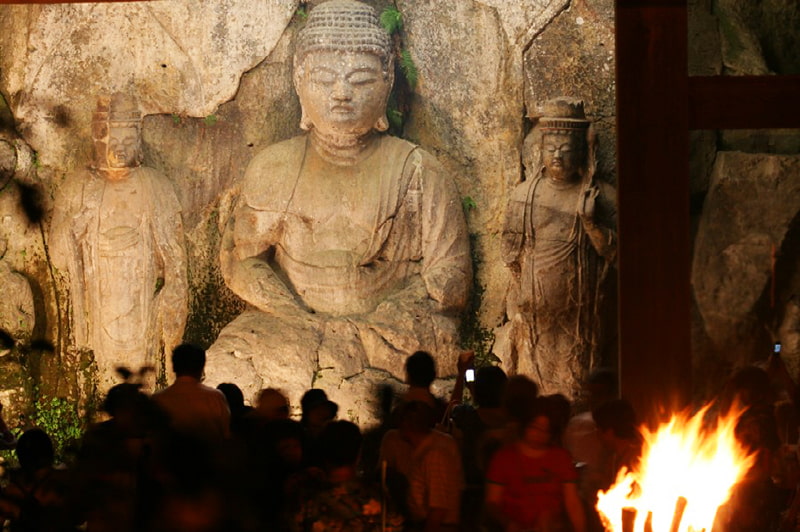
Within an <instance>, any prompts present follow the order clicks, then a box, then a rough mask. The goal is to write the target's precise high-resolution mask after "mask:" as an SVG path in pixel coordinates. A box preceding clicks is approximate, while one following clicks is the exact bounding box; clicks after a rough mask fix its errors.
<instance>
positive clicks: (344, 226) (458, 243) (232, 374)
mask: <svg viewBox="0 0 800 532" xmlns="http://www.w3.org/2000/svg"><path fill="white" fill-rule="evenodd" d="M298 39H299V41H298V43H297V49H296V54H295V58H294V84H295V88H296V90H297V94H298V95H299V97H300V104H301V106H302V120H301V127H302V128H303V129H304V130H306V131H307V132H308V133H307V134H305V135H302V136H299V137H295V138H292V139H290V140H287V141H284V142H281V143H278V144H275V145H273V146H271V147H269V148H267V149H265V150H264V151H262V152H261V153H259V154H258V155H257V156H256V157H255V158H254V159H253V161H252V162H251V163H250V165H249V167H248V169H247V171H246V173H245V175H244V178H243V180H242V181H241V183H240V184H239V185H238V190H237V191H236V192H237V193H238V199H237V200H236V202H235V204H234V208H233V211H232V215H231V217H230V219H229V221H228V223H227V228H226V230H225V231H224V235H223V241H222V244H221V251H220V260H221V268H222V273H223V276H224V278H225V281H226V283H227V285H228V286H229V287H230V289H231V290H232V291H233V292H234V293H236V294H237V295H238V296H239V297H241V298H242V299H244V300H245V301H246V302H247V303H248V309H247V310H246V311H245V312H244V313H243V314H241V315H240V316H239V317H237V318H236V319H235V320H234V321H233V322H231V323H230V324H228V325H227V326H226V327H225V328H224V329H223V331H222V332H221V333H220V335H219V338H218V339H217V341H216V342H215V343H214V345H213V346H212V347H211V348H210V349H209V351H208V363H207V365H206V373H207V376H208V380H209V381H210V382H217V381H222V380H232V381H233V382H236V383H237V384H239V385H240V386H242V388H243V390H244V391H245V393H246V394H248V395H249V394H252V393H253V392H255V391H256V390H258V389H259V388H261V387H264V386H266V385H269V386H272V387H277V388H282V389H283V390H285V391H286V392H287V393H289V394H290V395H291V396H292V397H299V395H300V394H301V393H302V392H303V391H304V390H306V389H308V388H310V387H311V385H312V382H314V378H315V375H316V374H317V372H318V371H323V372H327V373H331V372H332V373H334V374H335V375H337V376H338V378H340V379H346V378H348V377H351V376H353V375H356V374H358V373H360V372H362V371H363V370H364V369H365V368H379V369H383V370H386V371H388V372H390V373H392V374H394V375H395V376H398V377H400V376H402V368H403V363H404V359H405V355H408V354H410V353H412V352H413V351H415V350H417V349H427V350H430V351H431V352H433V353H435V354H436V355H437V356H439V357H447V358H448V360H449V362H443V363H442V364H443V366H444V367H451V366H453V367H454V365H455V364H454V360H455V359H454V356H455V354H456V352H457V351H456V349H457V316H458V315H459V313H460V311H461V310H462V309H463V308H464V306H465V304H466V302H467V297H468V288H469V286H470V280H471V265H470V256H469V242H468V236H467V229H466V224H465V221H464V216H463V212H462V207H461V202H460V200H459V197H458V195H457V192H456V189H455V187H454V183H453V182H452V180H451V179H450V177H449V176H448V175H446V174H445V172H444V171H443V169H442V167H441V166H440V165H439V164H438V163H437V162H436V160H434V158H433V157H432V156H431V155H430V154H428V153H426V152H425V151H423V150H422V149H420V148H419V147H417V146H415V145H414V144H411V143H409V142H406V141H404V140H401V139H398V138H394V137H391V136H388V135H385V134H382V132H383V131H385V130H386V129H387V126H388V123H387V120H386V103H387V98H388V96H389V91H390V89H391V87H392V81H393V65H392V53H391V51H390V39H389V36H388V35H387V34H386V32H385V31H384V30H383V28H382V27H381V26H380V25H379V23H378V20H377V17H376V15H375V12H374V10H373V9H372V8H371V7H370V6H368V5H365V4H362V3H360V2H355V1H352V0H331V1H329V2H325V3H322V4H320V5H319V6H317V7H316V8H314V9H313V10H312V11H311V13H310V15H309V17H308V20H307V23H306V25H305V27H304V28H303V30H302V31H301V32H300V35H299V37H298ZM451 362H452V364H451Z"/></svg>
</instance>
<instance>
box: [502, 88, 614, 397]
mask: <svg viewBox="0 0 800 532" xmlns="http://www.w3.org/2000/svg"><path fill="white" fill-rule="evenodd" d="M595 146H596V137H595V134H594V131H593V128H592V126H591V122H590V121H589V120H587V119H586V115H585V112H584V105H583V101H581V100H578V99H575V98H570V97H559V98H555V99H553V100H550V101H548V102H546V103H545V105H544V106H543V108H542V109H541V111H540V113H539V116H538V117H537V118H536V126H535V127H534V129H533V130H532V131H531V133H530V134H529V135H528V137H527V138H526V139H525V145H524V149H523V152H524V153H523V159H524V163H525V167H526V173H525V177H526V179H525V181H523V182H522V183H521V184H519V185H517V187H516V188H515V189H514V191H513V193H512V196H511V200H510V201H509V205H508V209H507V212H506V223H505V227H504V230H503V258H504V260H505V262H506V265H507V266H508V267H509V268H510V270H511V272H512V280H511V286H510V287H509V295H508V299H507V307H506V316H507V319H508V322H507V323H506V324H505V325H504V327H503V329H502V330H501V334H500V335H498V336H499V341H498V344H497V345H496V350H498V351H500V352H501V353H502V358H503V359H504V360H507V361H509V362H510V363H511V365H512V366H516V367H511V368H510V369H511V371H512V372H514V373H524V374H528V375H532V376H533V377H534V378H535V379H536V380H537V382H538V383H539V385H540V388H541V390H542V392H543V393H544V394H552V393H565V394H568V395H570V396H572V397H573V398H574V397H575V394H576V393H577V392H578V391H579V390H580V386H581V383H582V382H583V381H584V378H585V376H586V373H588V371H589V369H590V368H591V367H593V366H596V365H599V364H598V363H599V361H600V356H601V352H600V348H601V346H602V342H601V339H600V333H601V332H602V331H601V324H600V318H601V316H602V312H601V303H602V299H603V298H602V295H603V288H604V281H605V280H606V278H607V277H608V275H607V274H608V271H609V269H610V267H611V266H612V265H613V264H614V260H615V256H616V232H615V229H614V228H615V227H616V194H615V192H614V190H613V188H612V187H611V186H610V185H608V184H607V183H605V182H603V181H601V180H599V179H597V178H596V177H595V166H596V165H595ZM500 346H503V347H500ZM503 351H504V352H503Z"/></svg>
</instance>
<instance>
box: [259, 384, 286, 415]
mask: <svg viewBox="0 0 800 532" xmlns="http://www.w3.org/2000/svg"><path fill="white" fill-rule="evenodd" d="M256 415H258V417H260V418H261V419H264V420H267V421H270V420H274V419H288V418H289V400H288V399H287V398H286V396H285V395H283V393H281V392H280V391H279V390H276V389H275V388H264V389H263V390H261V391H260V392H259V393H258V401H257V402H256Z"/></svg>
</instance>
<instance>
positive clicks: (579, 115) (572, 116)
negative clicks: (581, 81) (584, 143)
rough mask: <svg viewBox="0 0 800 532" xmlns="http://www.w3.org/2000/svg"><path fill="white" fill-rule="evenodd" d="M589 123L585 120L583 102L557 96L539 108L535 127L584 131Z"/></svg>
mask: <svg viewBox="0 0 800 532" xmlns="http://www.w3.org/2000/svg"><path fill="white" fill-rule="evenodd" d="M590 124H591V122H590V121H589V120H587V119H586V113H585V112H584V110H583V100H579V99H577V98H570V97H567V96H559V97H558V98H553V99H552V100H548V101H546V102H545V103H544V105H543V106H542V107H541V110H540V114H539V120H538V122H537V124H536V127H538V128H539V129H541V130H543V131H550V130H568V131H571V130H586V129H587V128H588V127H589V125H590Z"/></svg>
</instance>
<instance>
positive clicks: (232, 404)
mask: <svg viewBox="0 0 800 532" xmlns="http://www.w3.org/2000/svg"><path fill="white" fill-rule="evenodd" d="M217 390H219V391H221V392H222V395H224V396H225V399H226V400H227V401H228V408H230V409H231V414H236V413H241V412H243V411H244V410H245V409H246V408H245V405H244V394H243V393H242V389H241V388H239V387H238V386H236V385H235V384H234V383H232V382H223V383H220V384H217Z"/></svg>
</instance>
